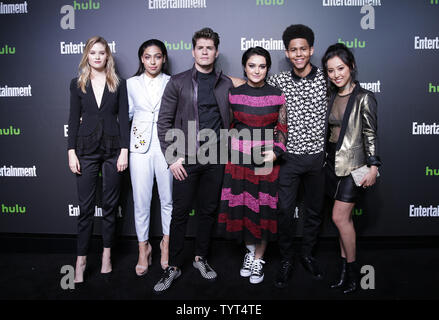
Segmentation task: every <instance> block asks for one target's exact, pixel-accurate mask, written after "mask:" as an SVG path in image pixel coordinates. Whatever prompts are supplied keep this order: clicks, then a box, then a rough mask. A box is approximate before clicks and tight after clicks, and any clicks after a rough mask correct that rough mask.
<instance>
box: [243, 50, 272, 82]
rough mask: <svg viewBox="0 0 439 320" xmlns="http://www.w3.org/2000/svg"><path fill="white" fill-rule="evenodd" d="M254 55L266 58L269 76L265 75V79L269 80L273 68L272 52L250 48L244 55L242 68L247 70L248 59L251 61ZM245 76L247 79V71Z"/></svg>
mask: <svg viewBox="0 0 439 320" xmlns="http://www.w3.org/2000/svg"><path fill="white" fill-rule="evenodd" d="M254 55H258V56H262V57H264V58H265V63H266V65H267V74H266V75H265V78H267V75H268V71H270V68H271V57H270V52H268V51H267V50H265V49H264V48H262V47H252V48H248V49H247V51H245V52H244V54H243V55H242V59H241V63H242V66H243V67H244V68H245V65H246V63H247V61H248V59H250V57H251V56H254ZM244 76H245V77H247V75H246V73H245V70H244Z"/></svg>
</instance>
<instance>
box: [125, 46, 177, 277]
mask: <svg viewBox="0 0 439 320" xmlns="http://www.w3.org/2000/svg"><path fill="white" fill-rule="evenodd" d="M138 56H139V70H138V71H137V73H136V75H135V76H134V77H132V78H130V79H128V80H127V89H128V103H129V117H130V120H132V121H133V123H132V126H131V137H130V168H131V169H130V173H131V183H132V186H133V198H134V218H135V225H136V233H137V238H138V241H139V260H138V262H137V265H136V274H137V275H138V276H142V275H144V274H146V273H147V272H148V266H149V265H150V264H151V251H152V247H151V244H150V243H149V241H148V240H149V222H150V211H151V210H150V209H151V197H152V188H153V185H154V176H155V178H156V181H157V187H158V191H159V196H160V204H161V220H162V232H163V239H162V241H161V242H160V249H161V259H160V263H161V266H162V268H163V269H166V268H167V266H168V245H169V225H170V222H171V213H172V173H171V171H170V170H169V169H168V165H167V163H166V160H165V157H164V156H163V153H162V151H161V149H160V142H159V139H158V136H157V119H158V115H159V110H160V102H161V98H162V94H163V91H164V89H165V86H166V84H167V83H168V81H169V78H170V76H168V75H166V74H164V73H163V72H162V70H163V67H164V65H165V63H166V59H167V51H166V47H165V45H164V44H163V42H162V41H160V40H156V39H151V40H148V41H146V42H144V43H143V44H142V45H141V46H140V48H139V52H138Z"/></svg>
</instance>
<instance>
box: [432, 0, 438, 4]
mask: <svg viewBox="0 0 439 320" xmlns="http://www.w3.org/2000/svg"><path fill="white" fill-rule="evenodd" d="M430 4H439V0H430Z"/></svg>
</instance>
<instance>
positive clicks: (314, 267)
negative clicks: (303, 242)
mask: <svg viewBox="0 0 439 320" xmlns="http://www.w3.org/2000/svg"><path fill="white" fill-rule="evenodd" d="M300 261H301V262H302V265H303V267H304V268H305V270H306V271H308V272H309V273H311V274H312V276H313V277H314V278H315V279H316V280H322V279H323V274H322V271H321V270H320V267H319V264H318V263H317V260H316V259H314V258H313V257H312V256H302V257H301V258H300Z"/></svg>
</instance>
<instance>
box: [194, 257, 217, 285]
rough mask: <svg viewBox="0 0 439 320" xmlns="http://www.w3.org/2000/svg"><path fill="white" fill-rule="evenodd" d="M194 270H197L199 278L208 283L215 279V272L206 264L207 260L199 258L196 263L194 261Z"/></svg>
mask: <svg viewBox="0 0 439 320" xmlns="http://www.w3.org/2000/svg"><path fill="white" fill-rule="evenodd" d="M192 265H193V266H194V268H195V269H198V270H199V271H200V273H201V276H202V277H203V278H204V279H206V280H209V281H214V280H215V279H216V277H217V274H216V272H215V270H213V269H212V267H211V266H209V264H208V263H207V260H205V259H204V258H202V257H200V258H199V259H198V261H194V262H193V263H192Z"/></svg>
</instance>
